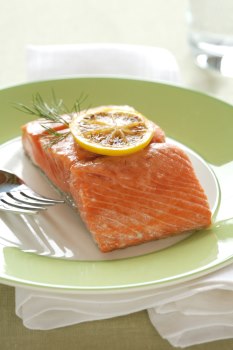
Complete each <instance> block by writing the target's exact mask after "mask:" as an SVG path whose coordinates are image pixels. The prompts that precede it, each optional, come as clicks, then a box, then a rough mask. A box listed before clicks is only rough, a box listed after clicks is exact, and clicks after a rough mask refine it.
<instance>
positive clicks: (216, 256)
mask: <svg viewBox="0 0 233 350" xmlns="http://www.w3.org/2000/svg"><path fill="white" fill-rule="evenodd" d="M52 89H53V90H54V91H55V92H56V95H57V96H59V97H62V98H63V99H64V101H65V103H66V104H67V105H72V102H73V101H74V100H75V98H76V97H77V96H79V95H80V93H81V92H84V93H85V94H88V100H89V101H91V104H92V105H93V106H97V105H103V104H121V105H122V104H127V105H132V106H134V107H135V108H136V109H137V110H139V111H141V112H142V113H144V114H145V115H146V116H148V117H149V118H150V119H152V120H155V121H156V123H158V124H159V125H160V126H161V127H162V128H163V129H164V130H165V132H166V134H167V135H168V136H170V137H171V138H173V139H175V140H177V141H179V142H181V143H182V144H184V145H186V146H188V147H189V148H191V149H193V150H194V151H195V152H197V153H198V154H200V155H201V157H202V158H204V159H205V161H206V162H208V163H210V164H211V167H212V169H213V171H214V173H215V175H216V177H217V180H218V182H219V185H220V192H221V200H220V202H219V209H218V211H217V212H216V213H215V222H216V224H215V225H213V227H212V228H211V229H209V230H204V231H200V232H198V233H196V234H195V235H192V236H190V237H189V238H187V239H185V240H183V241H182V242H179V243H177V244H176V245H175V246H172V247H169V248H166V249H164V250H161V251H158V252H155V253H151V254H146V255H144V256H139V257H133V258H128V259H121V260H112V261H66V260H59V259H51V258H47V257H43V256H37V255H35V254H29V253H24V252H22V251H20V250H19V249H16V248H2V249H1V251H0V259H1V264H0V278H1V279H0V280H1V281H2V282H3V283H7V284H12V285H24V286H29V287H35V288H43V289H46V290H56V291H71V292H72V291H79V292H81V291H85V292H86V291H92V292H93V291H97V290H98V291H101V292H104V291H107V292H110V291H111V290H113V291H115V290H118V291H125V290H127V289H129V290H132V289H133V288H136V289H138V288H141V289H142V288H150V287H153V288H154V287H159V286H164V285H166V284H171V283H178V282H180V281H184V280H187V279H191V278H195V277H197V276H200V275H203V274H206V273H208V272H209V271H213V270H216V269H218V268H220V267H222V266H224V265H226V264H229V263H231V262H233V249H232V248H233V223H232V222H231V217H233V215H232V214H233V205H232V204H233V199H231V198H233V188H232V187H233V186H232V183H231V181H230V180H231V178H232V174H233V151H232V149H233V137H232V127H233V107H232V106H230V105H228V104H226V103H223V102H221V101H219V100H217V99H214V98H212V97H210V96H207V95H204V94H201V93H198V92H195V91H191V90H187V89H183V88H180V87H176V86H171V85H166V84H159V83H153V82H148V81H138V80H129V79H120V78H76V79H64V80H54V81H47V82H38V83H31V84H25V85H21V86H16V87H11V88H8V89H4V90H2V91H0V111H1V121H2V123H1V125H2V131H3V130H4V131H3V132H1V142H4V141H7V140H9V139H12V138H13V137H15V136H17V135H19V134H20V126H21V125H22V124H23V123H24V122H26V121H28V118H27V117H25V116H23V115H20V114H19V113H18V112H16V111H15V110H14V109H13V108H12V102H18V101H19V102H22V103H25V104H28V103H29V102H30V99H31V96H32V94H35V93H36V92H40V93H41V94H42V95H43V96H44V97H46V96H48V97H50V96H51V91H52ZM3 126H4V127H3ZM9 157H10V155H9ZM231 196H232V197H231Z"/></svg>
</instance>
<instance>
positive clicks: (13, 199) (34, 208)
mask: <svg viewBox="0 0 233 350" xmlns="http://www.w3.org/2000/svg"><path fill="white" fill-rule="evenodd" d="M58 203H64V201H63V200H57V199H52V198H46V197H44V196H41V195H40V194H38V193H36V192H34V191H33V190H32V189H31V188H29V187H28V186H27V185H26V184H25V183H24V181H23V180H22V179H20V178H19V177H18V176H17V175H15V174H13V173H11V172H9V171H8V170H7V171H6V170H0V211H7V212H11V213H15V214H32V215H33V214H37V213H38V212H40V211H43V210H46V209H47V207H49V206H53V205H55V204H58Z"/></svg>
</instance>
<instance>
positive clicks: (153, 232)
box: [22, 121, 211, 252]
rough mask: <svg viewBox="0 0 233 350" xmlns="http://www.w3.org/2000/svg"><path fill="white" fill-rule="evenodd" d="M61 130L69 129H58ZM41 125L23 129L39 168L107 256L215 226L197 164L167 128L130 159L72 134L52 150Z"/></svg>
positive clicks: (157, 130)
mask: <svg viewBox="0 0 233 350" xmlns="http://www.w3.org/2000/svg"><path fill="white" fill-rule="evenodd" d="M56 130H57V131H58V132H61V133H62V132H65V131H66V130H65V129H64V128H63V127H62V126H61V125H56ZM45 133H46V130H45V129H44V128H42V127H41V121H34V122H30V123H28V124H26V125H25V126H24V127H23V137H22V140H23V146H24V149H25V152H26V154H27V155H28V156H29V157H30V158H31V160H32V161H33V163H34V164H36V165H37V166H39V167H40V168H41V169H42V170H43V172H44V173H45V174H46V175H47V177H48V178H49V179H50V180H51V181H52V182H53V184H55V185H56V186H57V187H58V188H59V189H60V190H61V191H63V192H66V193H69V194H71V196H72V198H73V200H74V203H75V204H76V207H77V210H79V212H80V215H81V217H82V219H83V221H84V222H85V224H86V226H87V227H88V229H89V231H90V232H91V234H92V236H93V239H94V240H95V242H96V243H97V245H98V247H99V249H100V250H101V251H102V252H110V251H112V250H115V249H120V248H125V247H129V246H133V245H138V244H141V243H144V242H148V241H151V240H156V239H161V238H165V237H168V236H172V235H176V234H180V233H183V232H186V231H192V230H199V229H201V228H204V227H207V226H209V225H210V224H211V211H210V208H209V204H208V200H207V197H206V195H205V192H204V190H203V188H202V186H201V185H200V183H199V180H198V179H197V176H196V174H195V172H194V169H193V166H192V164H191V161H190V160H189V158H188V156H187V155H186V154H185V152H184V151H183V150H182V149H180V148H179V147H177V146H175V145H173V144H168V143H167V142H165V135H164V132H163V130H162V129H161V128H159V127H158V126H157V125H156V126H155V136H154V138H153V140H152V142H151V143H150V145H149V146H147V147H146V148H144V149H143V150H141V151H139V152H137V153H134V154H131V155H128V156H118V157H111V156H101V155H97V154H94V153H92V152H89V151H85V150H83V149H82V148H81V147H80V146H79V145H78V144H77V143H76V142H75V141H74V139H73V137H72V135H69V136H68V137H66V138H65V139H63V140H61V141H59V142H57V143H56V144H54V145H52V146H49V145H48V142H49V140H48V138H46V137H44V135H45Z"/></svg>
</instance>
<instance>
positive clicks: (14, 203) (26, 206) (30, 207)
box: [1, 198, 46, 211]
mask: <svg viewBox="0 0 233 350" xmlns="http://www.w3.org/2000/svg"><path fill="white" fill-rule="evenodd" d="M1 202H2V203H4V204H6V205H7V206H8V207H14V208H18V209H23V210H27V209H28V210H34V211H39V210H46V208H44V207H38V206H35V205H29V204H23V203H22V204H20V203H17V201H14V200H13V201H12V202H11V201H7V200H6V199H5V198H1Z"/></svg>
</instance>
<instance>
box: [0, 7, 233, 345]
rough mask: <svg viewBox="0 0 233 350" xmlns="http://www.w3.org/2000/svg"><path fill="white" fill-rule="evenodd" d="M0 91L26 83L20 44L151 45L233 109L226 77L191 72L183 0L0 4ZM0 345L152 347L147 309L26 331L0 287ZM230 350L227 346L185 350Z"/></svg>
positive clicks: (7, 290) (232, 87)
mask: <svg viewBox="0 0 233 350" xmlns="http://www.w3.org/2000/svg"><path fill="white" fill-rule="evenodd" d="M0 4H1V7H0V8H1V11H0V67H1V74H0V88H4V87H5V86H9V85H15V84H20V83H22V82H25V81H26V69H25V53H26V50H25V48H26V46H27V45H30V44H33V45H37V44H38V45H46V44H78V43H95V42H96V43H97V42H101V43H126V44H138V45H152V46H157V47H163V48H166V49H168V50H170V51H171V52H172V53H173V55H174V56H175V58H176V60H177V62H178V65H179V68H180V72H181V77H182V80H183V83H184V85H186V86H187V87H190V88H192V89H195V90H200V91H204V92H206V93H208V94H211V95H213V96H215V97H217V98H220V99H222V100H224V101H227V102H229V103H231V104H232V103H233V78H230V77H228V78H227V77H222V76H220V75H219V74H217V73H215V72H209V71H204V70H201V69H199V68H198V67H196V66H195V64H194V62H193V59H192V55H191V52H190V49H189V46H188V41H187V35H188V31H187V25H186V9H187V0H179V1H177V0H166V1H164V0H144V1H139V0H112V1H108V0H99V1H95V0H85V1H81V0H60V1H59V2H58V1H57V0H31V1H30V0H21V1H17V0H8V1H3V0H0ZM0 319H1V330H0V342H1V349H2V350H8V349H9V350H10V349H19V350H21V349H24V350H27V349H34V350H36V349H50V350H53V349H56V350H59V349H64V348H66V349H68V350H69V349H79V350H82V349H88V350H89V349H102V348H104V347H105V349H111V350H114V349H126V350H127V349H135V350H137V349H159V350H163V349H164V350H169V349H172V347H171V346H170V345H169V344H168V342H167V341H165V340H163V339H161V337H160V336H159V335H158V333H157V332H156V331H155V330H154V328H153V327H152V325H151V324H150V321H149V319H148V316H147V313H146V311H142V312H138V313H135V314H132V315H129V316H124V317H118V318H113V319H110V320H104V321H96V322H89V323H84V324H80V325H75V326H70V327H66V328H63V329H58V330H52V331H46V332H44V331H31V330H28V329H26V328H25V327H23V325H22V322H21V320H20V319H19V318H17V317H16V316H15V314H14V289H13V288H12V287H8V286H4V285H1V286H0ZM220 347H221V349H222V350H224V349H225V350H229V349H231V348H233V340H225V341H217V342H212V343H208V344H203V345H197V346H193V347H190V348H188V349H199V350H204V349H205V350H213V349H219V348H220Z"/></svg>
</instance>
